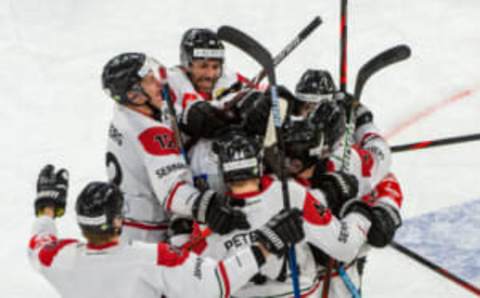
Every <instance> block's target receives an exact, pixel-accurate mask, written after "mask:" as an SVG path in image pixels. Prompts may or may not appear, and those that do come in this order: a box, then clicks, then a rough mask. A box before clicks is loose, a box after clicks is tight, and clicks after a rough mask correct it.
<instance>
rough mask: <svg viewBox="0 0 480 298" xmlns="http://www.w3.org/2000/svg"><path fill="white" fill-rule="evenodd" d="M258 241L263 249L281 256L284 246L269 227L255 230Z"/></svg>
mask: <svg viewBox="0 0 480 298" xmlns="http://www.w3.org/2000/svg"><path fill="white" fill-rule="evenodd" d="M257 235H258V240H259V241H260V242H261V243H262V244H264V245H265V248H266V249H267V250H268V251H270V252H271V253H274V254H276V255H279V254H281V252H282V251H283V250H284V248H285V245H284V243H283V241H282V239H280V237H278V235H277V234H276V233H275V232H274V231H273V230H272V229H270V228H269V227H266V226H263V227H261V228H260V229H258V230H257Z"/></svg>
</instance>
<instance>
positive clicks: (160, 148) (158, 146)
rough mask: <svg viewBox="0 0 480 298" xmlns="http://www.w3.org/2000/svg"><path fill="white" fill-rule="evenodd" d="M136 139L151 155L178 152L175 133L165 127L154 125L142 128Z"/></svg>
mask: <svg viewBox="0 0 480 298" xmlns="http://www.w3.org/2000/svg"><path fill="white" fill-rule="evenodd" d="M138 140H139V141H140V143H141V144H142V146H143V149H144V150H145V152H147V153H149V154H151V155H170V154H180V149H179V148H178V144H177V141H176V139H175V134H174V133H173V130H171V129H169V128H167V127H161V126H155V127H150V128H147V129H146V130H144V131H143V132H142V133H141V134H140V135H139V136H138Z"/></svg>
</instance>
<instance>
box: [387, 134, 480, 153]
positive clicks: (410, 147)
mask: <svg viewBox="0 0 480 298" xmlns="http://www.w3.org/2000/svg"><path fill="white" fill-rule="evenodd" d="M479 140H480V133H477V134H470V135H463V136H457V137H449V138H443V139H436V140H429V141H420V142H415V143H409V144H402V145H395V146H392V147H390V149H391V150H392V152H393V153H398V152H405V151H414V150H421V149H428V148H432V147H438V146H447V145H455V144H462V143H466V142H472V141H479Z"/></svg>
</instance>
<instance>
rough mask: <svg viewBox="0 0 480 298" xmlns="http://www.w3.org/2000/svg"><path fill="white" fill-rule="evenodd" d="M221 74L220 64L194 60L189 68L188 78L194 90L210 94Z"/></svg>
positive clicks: (210, 60) (211, 60) (207, 60)
mask: <svg viewBox="0 0 480 298" xmlns="http://www.w3.org/2000/svg"><path fill="white" fill-rule="evenodd" d="M221 74H222V62H221V61H220V60H214V59H196V60H193V61H192V64H191V66H190V76H191V80H192V83H193V85H194V86H195V89H196V90H197V91H199V92H205V93H211V92H212V91H213V86H214V85H215V83H216V82H217V80H218V78H220V75H221Z"/></svg>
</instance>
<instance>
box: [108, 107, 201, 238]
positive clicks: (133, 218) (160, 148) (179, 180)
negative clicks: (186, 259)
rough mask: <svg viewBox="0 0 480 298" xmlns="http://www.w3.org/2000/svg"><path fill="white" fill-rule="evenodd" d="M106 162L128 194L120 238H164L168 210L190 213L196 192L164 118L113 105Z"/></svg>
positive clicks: (115, 178)
mask: <svg viewBox="0 0 480 298" xmlns="http://www.w3.org/2000/svg"><path fill="white" fill-rule="evenodd" d="M106 163H107V172H108V177H109V179H110V181H113V182H114V183H116V184H117V185H119V186H120V189H121V190H122V191H123V192H124V195H125V208H124V212H125V214H124V216H125V222H124V232H123V233H122V237H124V238H126V239H133V240H142V241H147V242H158V241H161V240H164V236H165V232H166V229H167V227H168V225H167V224H168V215H169V213H171V212H172V213H176V214H180V215H186V216H189V215H191V207H192V204H193V200H194V198H195V196H196V195H197V194H198V191H197V190H196V189H195V188H194V187H193V182H192V175H191V172H190V169H189V168H188V166H187V165H186V163H185V160H184V158H183V157H182V156H181V155H180V152H179V149H178V146H177V143H176V140H175V137H174V133H173V131H172V130H171V129H170V127H169V126H168V125H166V124H165V123H161V122H159V121H156V120H154V119H152V118H149V117H147V116H145V115H143V114H141V113H139V112H137V111H134V110H132V109H129V108H127V107H125V106H122V105H115V108H114V115H113V119H112V121H111V125H110V129H109V138H108V142H107V156H106ZM180 194H181V195H180ZM178 196H180V198H179V199H176V198H178Z"/></svg>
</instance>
